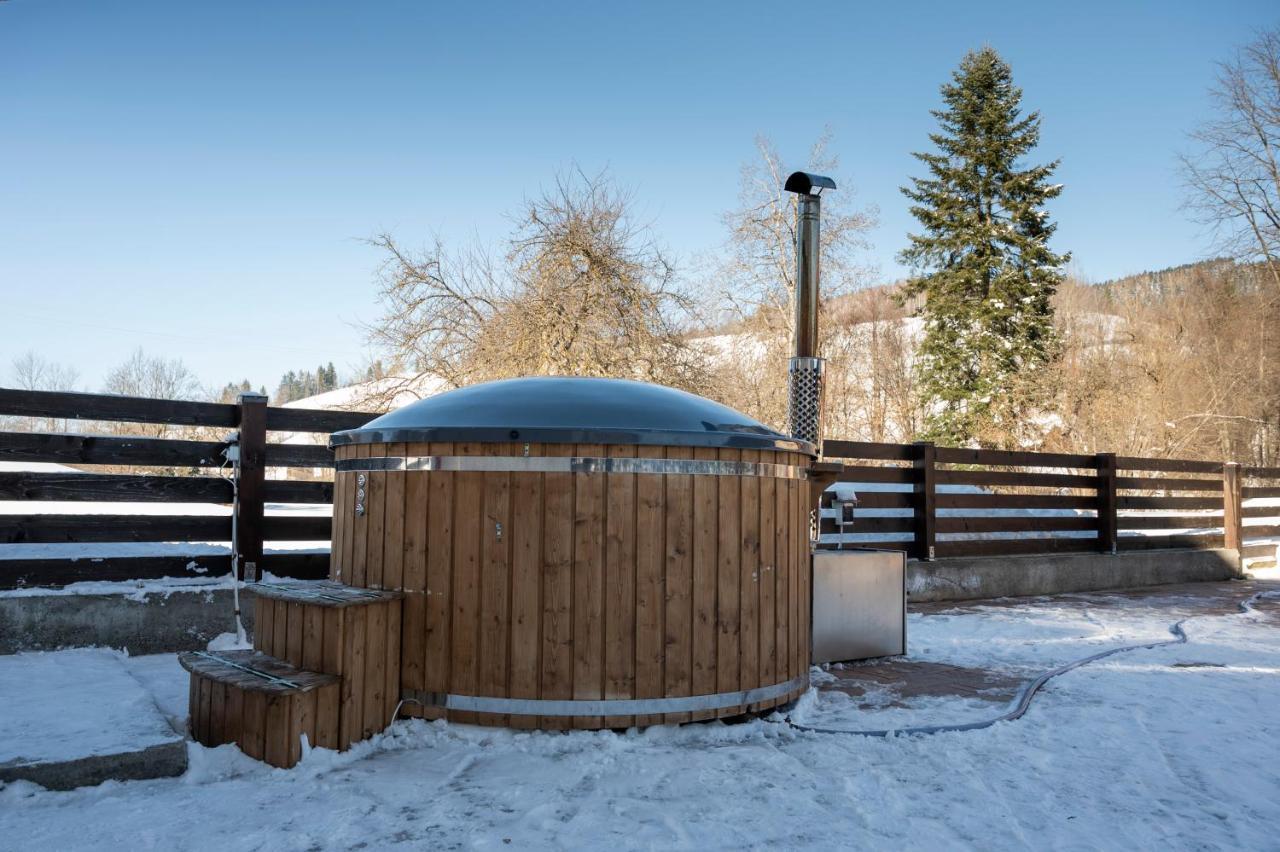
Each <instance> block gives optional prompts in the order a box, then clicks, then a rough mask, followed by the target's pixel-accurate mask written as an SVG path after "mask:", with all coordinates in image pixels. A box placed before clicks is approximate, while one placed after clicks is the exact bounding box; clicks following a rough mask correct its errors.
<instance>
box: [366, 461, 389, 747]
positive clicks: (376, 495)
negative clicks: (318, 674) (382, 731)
mask: <svg viewBox="0 0 1280 852" xmlns="http://www.w3.org/2000/svg"><path fill="white" fill-rule="evenodd" d="M391 446H392V445H385V446H383V447H378V448H376V449H375V448H374V447H370V448H369V455H371V456H376V455H382V454H383V453H385V452H387V451H388V450H389V449H390V447H391ZM365 493H366V494H368V497H367V498H366V500H365V540H364V582H363V583H361V585H363V586H366V587H368V588H371V589H381V588H382V587H383V586H382V569H383V564H384V563H383V561H382V552H383V548H384V547H385V546H386V543H387V540H386V519H387V477H386V476H385V475H384V474H381V473H371V474H369V481H368V484H367V485H365ZM366 727H367V726H366Z"/></svg>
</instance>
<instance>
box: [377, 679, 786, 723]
mask: <svg viewBox="0 0 1280 852" xmlns="http://www.w3.org/2000/svg"><path fill="white" fill-rule="evenodd" d="M808 685H809V673H808V672H805V673H804V674H800V675H796V676H795V677H793V678H792V679H791V680H789V681H786V682H785V683H775V684H772V685H771V686H760V687H756V688H755V689H744V690H741V691H739V692H717V693H712V694H710V695H688V696H681V697H678V698H606V699H601V700H593V699H555V698H489V697H485V696H480V695H453V694H451V693H442V692H423V691H422V690H418V689H403V690H401V691H400V697H401V698H403V699H404V700H405V701H413V702H416V703H418V704H422V705H424V706H427V707H443V708H444V709H446V710H469V711H472V712H475V713H497V714H501V715H508V714H509V715H513V716H647V715H653V714H657V713H693V712H697V711H700V710H720V709H723V708H725V707H739V706H742V705H747V704H757V703H759V702H761V701H772V700H773V699H775V698H781V697H782V696H784V695H786V694H787V693H789V692H793V691H794V690H797V689H801V688H803V687H806V686H808Z"/></svg>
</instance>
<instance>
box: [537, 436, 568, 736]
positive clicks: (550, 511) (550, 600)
mask: <svg viewBox="0 0 1280 852" xmlns="http://www.w3.org/2000/svg"><path fill="white" fill-rule="evenodd" d="M545 452H546V455H548V456H567V455H572V454H573V447H572V446H569V445H565V444H548V445H547V446H546V448H545ZM573 490H574V485H573V474H571V473H548V474H545V475H544V476H543V501H542V512H543V514H542V517H543V527H544V531H543V536H542V565H543V568H542V571H543V574H542V697H543V698H572V697H573V512H574V503H573ZM543 727H546V728H553V729H560V728H566V727H568V724H567V723H566V722H565V720H563V719H545V720H543Z"/></svg>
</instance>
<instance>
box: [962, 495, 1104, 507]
mask: <svg viewBox="0 0 1280 852" xmlns="http://www.w3.org/2000/svg"><path fill="white" fill-rule="evenodd" d="M1096 506H1097V502H1096V500H1095V498H1093V497H1092V496H1074V495H1068V494H949V493H947V492H942V493H939V494H938V508H939V509H1093V508H1096ZM1121 506H1122V507H1123V502H1122V503H1121Z"/></svg>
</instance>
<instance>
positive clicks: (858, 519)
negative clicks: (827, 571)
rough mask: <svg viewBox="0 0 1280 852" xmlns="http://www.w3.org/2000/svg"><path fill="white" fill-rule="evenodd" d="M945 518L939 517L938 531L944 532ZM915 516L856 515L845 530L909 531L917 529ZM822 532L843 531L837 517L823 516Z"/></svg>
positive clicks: (870, 531)
mask: <svg viewBox="0 0 1280 852" xmlns="http://www.w3.org/2000/svg"><path fill="white" fill-rule="evenodd" d="M944 520H947V519H945V518H938V531H939V532H943V531H944V529H943V525H942V522H943V521H944ZM915 524H916V522H915V518H911V517H905V518H873V517H864V516H858V515H855V516H854V519H853V523H852V524H850V525H849V526H848V527H847V528H845V529H844V532H847V533H850V534H854V533H858V534H861V533H877V532H903V533H909V532H912V531H913V530H914V529H915ZM821 532H822V534H823V535H836V534H838V533H840V532H841V527H840V525H839V524H838V523H837V522H836V520H835V518H823V519H822V521H821Z"/></svg>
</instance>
